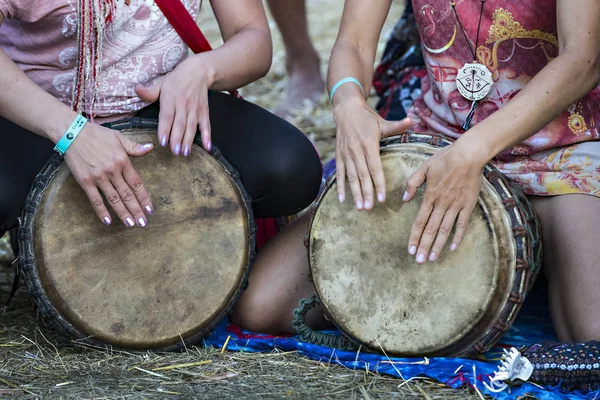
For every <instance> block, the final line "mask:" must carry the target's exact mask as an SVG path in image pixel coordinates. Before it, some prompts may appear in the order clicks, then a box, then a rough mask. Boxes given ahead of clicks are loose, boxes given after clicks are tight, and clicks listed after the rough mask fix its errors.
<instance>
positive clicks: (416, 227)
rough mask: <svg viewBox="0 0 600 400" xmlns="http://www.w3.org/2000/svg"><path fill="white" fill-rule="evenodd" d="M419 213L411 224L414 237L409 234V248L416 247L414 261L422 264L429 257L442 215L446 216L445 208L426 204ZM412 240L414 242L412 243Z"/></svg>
mask: <svg viewBox="0 0 600 400" xmlns="http://www.w3.org/2000/svg"><path fill="white" fill-rule="evenodd" d="M424 206H425V207H424V208H422V209H421V210H420V211H419V214H418V215H417V217H416V218H415V222H414V224H413V231H414V236H413V234H411V247H412V246H414V245H416V246H417V256H416V261H417V263H419V264H423V263H424V262H425V260H427V258H428V257H429V251H430V249H431V245H432V244H433V242H434V240H435V238H436V236H437V233H438V231H439V229H440V225H441V223H442V220H443V219H444V215H445V214H446V208H445V207H440V206H437V207H433V208H431V206H429V205H428V204H425V205H424ZM412 240H414V242H412Z"/></svg>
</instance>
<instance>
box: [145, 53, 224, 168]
mask: <svg viewBox="0 0 600 400" xmlns="http://www.w3.org/2000/svg"><path fill="white" fill-rule="evenodd" d="M210 75H211V74H210V73H209V72H208V70H207V69H203V68H201V67H199V66H198V65H197V64H195V65H194V64H192V63H191V62H189V59H188V60H186V61H183V62H182V63H181V64H179V65H178V66H177V68H175V69H174V70H173V71H171V72H170V73H168V74H167V75H165V76H163V77H160V78H157V79H155V80H154V81H152V82H151V83H150V85H138V86H137V88H136V92H137V94H138V96H140V98H141V99H143V100H144V101H147V102H149V103H154V102H156V101H158V100H159V99H160V115H159V117H158V142H159V143H160V145H161V146H163V147H165V146H167V144H169V147H170V148H171V151H172V152H173V154H174V155H176V156H178V155H183V156H185V157H187V156H189V155H190V152H191V150H192V144H193V143H194V139H195V138H196V132H197V131H198V129H200V134H201V136H202V146H203V147H204V148H205V149H206V150H207V151H210V149H211V147H212V144H211V140H210V116H209V113H208V88H209V87H210V86H211V78H210Z"/></svg>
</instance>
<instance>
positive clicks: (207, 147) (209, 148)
mask: <svg viewBox="0 0 600 400" xmlns="http://www.w3.org/2000/svg"><path fill="white" fill-rule="evenodd" d="M206 149H207V150H208V151H210V150H211V149H212V143H211V142H210V141H209V142H208V143H207V144H206Z"/></svg>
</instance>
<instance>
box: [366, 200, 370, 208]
mask: <svg viewBox="0 0 600 400" xmlns="http://www.w3.org/2000/svg"><path fill="white" fill-rule="evenodd" d="M365 208H366V209H367V210H370V209H371V202H370V201H369V200H367V201H365Z"/></svg>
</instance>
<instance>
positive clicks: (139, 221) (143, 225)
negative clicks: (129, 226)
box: [138, 218, 146, 228]
mask: <svg viewBox="0 0 600 400" xmlns="http://www.w3.org/2000/svg"><path fill="white" fill-rule="evenodd" d="M138 225H139V226H141V227H142V228H143V227H145V226H146V221H144V218H140V219H138Z"/></svg>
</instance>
